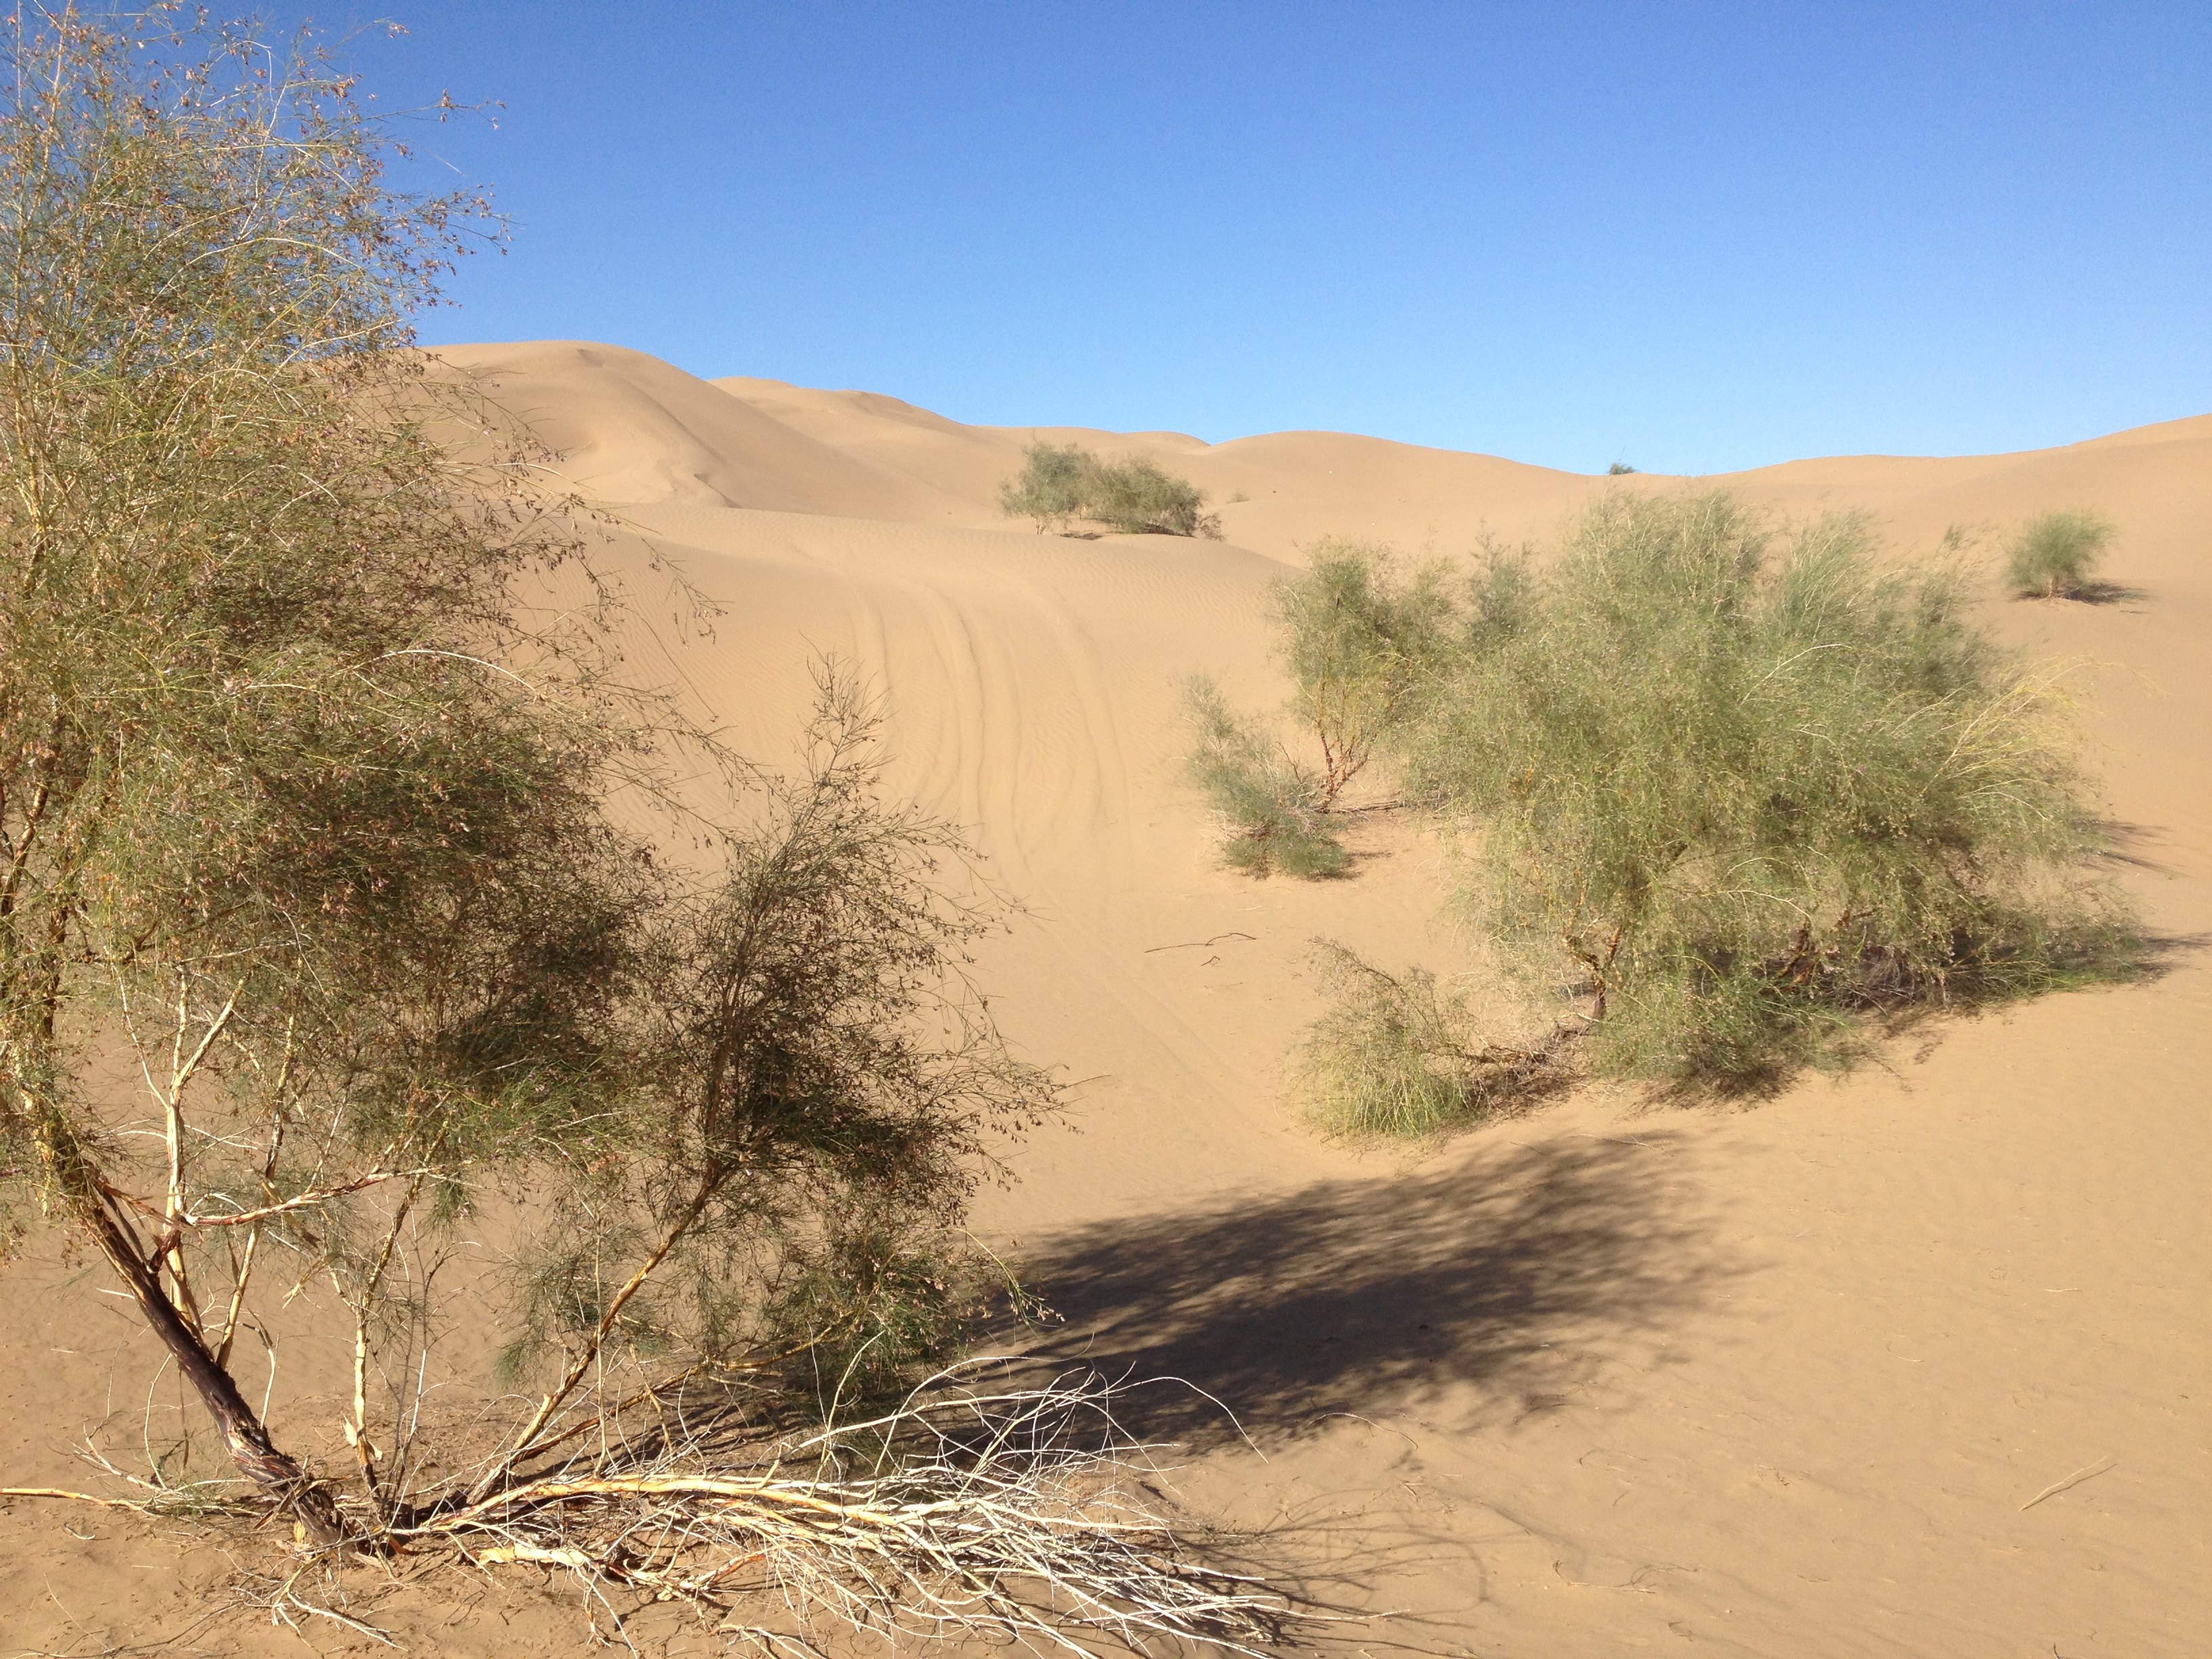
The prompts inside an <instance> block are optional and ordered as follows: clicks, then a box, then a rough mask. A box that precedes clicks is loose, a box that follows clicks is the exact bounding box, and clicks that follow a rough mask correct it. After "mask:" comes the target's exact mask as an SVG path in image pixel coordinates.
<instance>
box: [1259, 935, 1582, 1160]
mask: <svg viewBox="0 0 2212 1659" xmlns="http://www.w3.org/2000/svg"><path fill="white" fill-rule="evenodd" d="M1310 960H1311V961H1312V963H1313V965H1314V969H1315V972H1316V975H1317V976H1318V978H1319V979H1320V981H1321V988H1322V995H1323V996H1324V997H1325V998H1326V999H1328V1008H1327V1010H1326V1011H1325V1012H1323V1013H1322V1017H1321V1018H1320V1019H1319V1020H1317V1021H1316V1022H1315V1024H1314V1026H1313V1029H1312V1030H1310V1032H1309V1033H1308V1034H1307V1036H1306V1040H1305V1042H1304V1045H1303V1047H1302V1048H1300V1050H1299V1053H1298V1056H1297V1065H1296V1068H1295V1078H1296V1087H1297V1092H1298V1093H1299V1095H1300V1096H1301V1097H1303V1098H1304V1102H1305V1105H1306V1109H1307V1110H1308V1112H1309V1113H1310V1115H1312V1117H1313V1118H1314V1120H1315V1121H1316V1122H1318V1123H1319V1124H1321V1125H1322V1127H1324V1128H1327V1129H1328V1130H1330V1131H1331V1132H1332V1133H1337V1134H1342V1135H1349V1136H1370V1135H1425V1134H1434V1133H1437V1132H1439V1131H1441V1130H1444V1129H1450V1128H1455V1127H1461V1126H1463V1125H1465V1124H1467V1123H1468V1122H1470V1121H1473V1120H1474V1119H1475V1118H1478V1117H1480V1116H1482V1115H1484V1114H1486V1113H1488V1112H1492V1111H1496V1110H1498V1109H1504V1108H1506V1107H1508V1106H1512V1105H1519V1104H1524V1103H1527V1102H1528V1101H1529V1100H1531V1099H1533V1098H1534V1097H1537V1096H1539V1095H1541V1094H1542V1093H1544V1092H1546V1091H1548V1090H1549V1089H1551V1088H1553V1087H1555V1086H1557V1085H1558V1084H1559V1083H1560V1082H1562V1081H1564V1079H1565V1075H1566V1074H1565V1070H1564V1068H1563V1066H1562V1048H1563V1043H1564V1039H1563V1038H1562V1037H1560V1036H1559V1035H1557V1034H1556V1033H1555V1034H1554V1035H1553V1036H1552V1037H1550V1038H1549V1039H1547V1041H1545V1042H1541V1043H1540V1044H1537V1045H1534V1046H1532V1047H1528V1048H1516V1047H1515V1046H1513V1045H1511V1044H1509V1043H1500V1042H1492V1041H1490V1040H1488V1039H1486V1037H1484V1036H1482V1035H1481V1033H1480V1030H1479V1028H1478V1024H1477V1022H1476V1020H1475V1018H1474V1015H1473V1013H1472V1012H1471V1011H1470V1010H1469V1008H1468V1003H1467V1000H1466V998H1465V997H1464V996H1463V995H1462V994H1458V993H1456V992H1454V991H1452V990H1450V989H1449V988H1448V987H1445V986H1444V985H1443V984H1442V983H1441V982H1439V981H1438V980H1437V977H1436V975H1434V974H1432V973H1431V972H1429V971H1428V969H1425V968H1410V969H1407V971H1406V972H1405V973H1404V974H1403V975H1390V974H1387V973H1385V972H1383V970H1382V969H1379V968H1376V967H1375V966H1374V965H1373V964H1371V963H1368V962H1365V961H1364V960H1362V959H1361V958H1360V957H1358V955H1356V954H1355V953H1354V952H1352V951H1350V950H1348V949H1346V947H1345V946H1343V945H1340V944H1338V943H1336V942H1335V941H1334V940H1333V939H1316V940H1315V941H1314V942H1313V951H1312V954H1311V957H1310Z"/></svg>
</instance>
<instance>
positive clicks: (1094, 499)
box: [999, 443, 1221, 538]
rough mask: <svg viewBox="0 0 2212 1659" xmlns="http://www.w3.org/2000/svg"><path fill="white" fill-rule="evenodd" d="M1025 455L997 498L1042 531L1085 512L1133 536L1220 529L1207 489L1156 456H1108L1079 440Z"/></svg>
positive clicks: (1192, 533) (1033, 449)
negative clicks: (1162, 464)
mask: <svg viewBox="0 0 2212 1659" xmlns="http://www.w3.org/2000/svg"><path fill="white" fill-rule="evenodd" d="M1024 457H1025V459H1024V464H1023V467H1022V470H1021V471H1019V472H1018V473H1017V474H1016V475H1015V476H1014V477H1012V478H1010V479H1008V480H1007V481H1006V483H1004V484H1002V485H1001V486H1000V489H999V506H1000V508H1001V509H1002V510H1003V511H1004V512H1005V513H1006V515H1007V516H1008V517H1010V518H1028V519H1034V520H1036V526H1037V528H1038V530H1039V531H1044V530H1048V529H1051V528H1054V527H1056V526H1065V525H1066V523H1067V522H1068V520H1071V519H1086V520H1090V521H1091V522H1092V523H1094V524H1103V525H1104V526H1107V527H1108V528H1109V529H1113V530H1117V531H1120V532H1123V533H1124V534H1127V535H1133V536H1146V535H1150V536H1209V537H1215V538H1218V537H1219V536H1220V534H1221V520H1220V517H1219V515H1218V514H1216V513H1207V512H1206V510H1205V507H1206V495H1205V492H1204V491H1202V490H1201V489H1199V487H1198V486H1197V485H1196V484H1194V483H1190V482H1189V481H1188V479H1185V478H1178V477H1176V476H1175V475H1174V474H1172V473H1170V472H1167V471H1164V470H1162V469H1161V468H1160V467H1159V466H1158V465H1156V464H1155V463H1153V462H1152V461H1148V460H1146V459H1142V458H1133V459H1128V460H1123V461H1102V460H1101V459H1099V458H1098V457H1097V456H1096V455H1094V454H1092V453H1091V452H1090V451H1089V450H1087V449H1084V448H1082V447H1079V446H1078V445H1075V444H1048V443H1036V444H1031V445H1030V447H1029V448H1028V449H1027V450H1025V451H1024Z"/></svg>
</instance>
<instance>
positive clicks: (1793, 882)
mask: <svg viewBox="0 0 2212 1659" xmlns="http://www.w3.org/2000/svg"><path fill="white" fill-rule="evenodd" d="M1516 610H1517V611H1518V615H1517V617H1516V618H1515V620H1514V621H1513V623H1512V625H1511V627H1510V629H1506V630H1504V632H1502V633H1500V634H1497V635H1493V637H1492V639H1491V640H1490V641H1489V642H1488V643H1487V645H1486V647H1485V648H1484V649H1482V650H1480V651H1478V652H1471V653H1468V655H1467V656H1466V658H1465V659H1463V660H1462V661H1461V662H1460V663H1459V664H1458V665H1455V668H1454V670H1453V671H1452V672H1451V675H1450V678H1449V681H1448V683H1446V684H1443V685H1442V686H1440V687H1439V688H1438V689H1437V694H1436V696H1435V700H1434V702H1433V703H1432V704H1431V707H1432V708H1433V709H1434V711H1435V714H1434V716H1433V718H1432V720H1431V721H1430V723H1429V724H1428V725H1427V726H1426V728H1425V730H1424V731H1423V732H1421V733H1420V734H1419V737H1418V738H1417V739H1416V740H1415V741H1414V742H1413V744H1410V745H1409V759H1410V766H1411V770H1412V773H1413V779H1414V781H1415V784H1416V787H1417V788H1418V790H1419V793H1421V794H1422V795H1423V797H1424V798H1425V799H1426V800H1428V801H1429V802H1430V803H1431V804H1432V805H1435V806H1436V807H1437V808H1438V809H1439V810H1440V811H1443V813H1444V814H1445V815H1447V816H1448V817H1451V818H1454V819H1456V820H1460V821H1462V822H1465V823H1468V824H1470V825H1472V826H1474V827H1476V828H1478V829H1479V830H1480V834H1479V836H1476V837H1475V838H1474V839H1475V841H1476V842H1477V844H1479V846H1480V849H1481V850H1480V854H1479V855H1478V857H1477V860H1476V863H1475V866H1474V873H1475V879H1474V883H1473V884H1472V888H1471V890H1470V892H1469V894H1468V897H1469V899H1470V900H1471V901H1472V902H1473V906H1474V912H1475V914H1477V915H1480V917H1482V918H1483V919H1484V921H1486V924H1487V925H1488V926H1489V927H1491V928H1492V930H1493V931H1494V932H1495V933H1496V934H1497V935H1498V937H1499V939H1501V940H1502V941H1504V943H1505V944H1506V945H1508V946H1509V948H1510V950H1512V951H1515V952H1516V953H1517V955H1518V956H1519V957H1520V958H1521V959H1522V962H1523V963H1524V964H1525V965H1526V966H1527V967H1528V969H1529V971H1530V972H1531V974H1532V975H1538V976H1541V977H1542V978H1544V979H1546V980H1547V981H1553V982H1556V980H1557V978H1558V976H1559V971H1560V969H1562V968H1565V969H1570V970H1571V971H1575V972H1578V973H1579V974H1580V975H1581V976H1582V980H1583V991H1584V992H1585V994H1587V995H1588V996H1589V999H1590V1001H1589V1013H1590V1016H1591V1018H1592V1021H1593V1023H1592V1026H1591V1030H1590V1031H1589V1049H1590V1054H1591V1057H1592V1060H1593V1063H1594V1064H1595V1066H1597V1067H1598V1068H1599V1069H1600V1070H1601V1071H1606V1072H1610V1073H1614V1074H1617V1075H1628V1076H1646V1077H1650V1076H1658V1077H1673V1078H1694V1079H1704V1080H1705V1081H1708V1082H1718V1083H1722V1084H1723V1085H1729V1086H1741V1085H1751V1084H1757V1083H1760V1082H1764V1081H1771V1080H1772V1079H1777V1078H1778V1077H1780V1076H1782V1075H1784V1074H1785V1073H1787V1072H1788V1071H1789V1070H1790V1068H1792V1067H1794V1066H1797V1065H1800V1064H1802V1063H1805V1062H1806V1061H1808V1060H1820V1059H1823V1058H1831V1057H1836V1056H1838V1055H1841V1054H1847V1053H1848V1052H1849V1051H1850V1048H1851V1047H1852V1046H1853V1045H1854V1043H1855V1042H1857V1041H1858V1040H1859V1039H1860V1037H1861V1036H1863V1031H1864V1029H1865V1022H1864V1016H1866V1015H1867V1014H1869V1013H1881V1012H1895V1011H1901V1010H1905V1009H1909V1008H1912V1007H1921V1006H1931V1005H1936V1004H1941V1003H1943V1002H1946V1001H1950V1000H1958V999H1961V998H1965V999H1974V998H1984V997H1990V996H1996V995H2011V994H2023V993H2029V992H2033V991H2039V990H2043V989H2047V988H2051V987H2055V986H2058V985H2063V984H2068V983H2074V982H2077V981H2080V980H2081V979H2082V978H2083V977H2097V976H2100V975H2110V974H2111V973H2112V972H2115V971H2121V970H2124V967H2125V964H2126V963H2127V961H2128V959H2129V946H2128V940H2129V939H2130V932H2129V927H2128V924H2127V921H2126V918H2125V915H2124V910H2123V909H2122V908H2121V907H2120V906H2119V904H2118V901H2117V900H2116V899H2115V898H2114V897H2113V896H2112V893H2111V891H2110V890H2109V889H2108V888H2107V887H2106V885H2105V884H2102V883H2101V882H2100V880H2099V879H2097V878H2095V877H2094V876H2093V873H2092V872H2091V870H2090V868H2089V867H2088V865H2087V860H2088V858H2089V857H2090V855H2092V854H2094V853H2095V852H2096V851H2097V850H2098V849H2099V848H2100V847H2101V845H2102V841H2101V838H2100V830H2099V829H2098V824H2097V819H2096V817H2095V815H2094V813H2093V811H2092V810H2091V805H2090V802H2089V799H2088V796H2087V786H2086V783H2085V781H2084V780H2083V778H2082V776H2081V773H2080V771H2079V769H2078V768H2077V766H2076V764H2075V761H2074V758H2073V753H2072V748H2071V744H2070V743H2069V734H2068V732H2067V730H2066V727H2065V724H2064V720H2063V712H2064V711H2063V704H2062V702H2061V699H2060V697H2059V696H2058V693H2057V688H2056V686H2055V685H2054V684H2053V681H2052V678H2051V675H2050V674H2048V673H2047V672H2043V671H2036V670H2033V669H2032V668H2030V667H2029V666H2027V665H2025V664H2024V663H2022V662H2021V661H2020V660H2019V659H2016V658H2015V657H2014V656H2012V655H2011V654H2009V653H2007V652H2005V651H2003V650H2001V649H2000V648H1999V647H1997V646H1996V644H1995V643H1993V642H1992V641H1990V639H1989V638H1988V637H1987V636H1986V635H1984V634H1983V633H1982V632H1981V631H1980V630H1979V629H1978V628H1976V627H1975V626H1974V625H1973V624H1972V623H1971V622H1970V621H1969V620H1968V618H1967V616H1966V599H1965V591H1964V586H1963V584H1962V582H1961V581H1960V579H1959V578H1958V576H1957V575H1956V574H1954V572H1951V571H1949V570H1946V569H1942V568H1926V569H1895V568H1880V567H1878V566H1877V565H1876V564H1875V562H1874V559H1873V539H1872V536H1871V532H1870V531H1869V526H1868V525H1867V523H1866V521H1865V520H1863V518H1858V517H1853V516H1839V517H1832V518H1828V519H1825V520H1820V521H1819V522H1818V523H1815V524H1813V525H1811V526H1807V527H1806V528H1804V529H1802V531H1799V532H1796V533H1795V534H1794V535H1791V536H1788V537H1782V536H1778V535H1777V534H1775V533H1774V532H1771V530H1769V529H1768V528H1767V527H1766V526H1765V525H1764V524H1763V523H1762V522H1761V521H1760V520H1759V519H1758V518H1757V517H1756V516H1755V515H1754V514H1753V513H1752V512H1751V511H1750V510H1749V509H1748V508H1747V507H1745V506H1744V505H1743V504H1742V503H1741V501H1737V500H1736V499H1735V498H1734V497H1732V496H1730V495H1727V494H1725V493H1713V494H1707V495H1683V496H1676V497H1666V498H1659V499H1654V500H1641V501H1638V500H1630V499H1625V498H1615V499H1613V500H1609V501H1602V502H1601V503H1600V504H1599V505H1598V506H1596V507H1594V508H1593V509H1591V510H1590V512H1589V513H1588V514H1587V515H1586V516H1585V517H1584V518H1583V520H1582V521H1581V522H1580V524H1579V525H1578V526H1577V528H1576V530H1575V532H1573V534H1572V536H1571V538H1570V540H1569V542H1568V544H1567V546H1566V548H1565V552H1564V555H1563V556H1562V557H1561V559H1560V560H1559V562H1558V563H1557V565H1556V566H1555V568H1553V570H1552V571H1551V572H1550V573H1549V576H1548V579H1547V580H1545V581H1544V582H1542V583H1541V584H1540V585H1539V586H1537V587H1536V588H1535V589H1534V591H1533V592H1532V593H1531V594H1530V595H1529V596H1528V599H1527V602H1526V603H1525V604H1522V605H1518V606H1517V607H1516Z"/></svg>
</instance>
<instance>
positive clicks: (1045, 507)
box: [999, 443, 1096, 534]
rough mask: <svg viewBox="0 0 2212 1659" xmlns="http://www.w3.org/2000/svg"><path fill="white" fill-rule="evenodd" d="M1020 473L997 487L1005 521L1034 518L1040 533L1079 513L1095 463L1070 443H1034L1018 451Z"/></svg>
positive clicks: (1063, 522) (1063, 523) (1062, 523)
mask: <svg viewBox="0 0 2212 1659" xmlns="http://www.w3.org/2000/svg"><path fill="white" fill-rule="evenodd" d="M1022 453H1023V456H1024V463H1023V466H1022V470H1021V471H1019V472H1018V473H1017V474H1015V475H1014V477H1012V478H1010V479H1008V480H1007V481H1006V483H1003V484H1001V485H1000V486H999V506H1000V508H1001V509H1002V510H1003V511H1004V512H1005V513H1006V516H1007V517H1008V518H1019V519H1034V520H1036V527H1037V530H1038V532H1039V533H1040V534H1042V532H1045V531H1047V530H1050V529H1053V528H1054V527H1055V526H1061V525H1065V524H1066V522H1067V521H1068V520H1070V519H1072V518H1073V517H1074V516H1075V515H1076V514H1077V513H1080V512H1081V511H1082V510H1083V502H1084V489H1085V480H1086V478H1087V477H1088V476H1089V471H1090V469H1091V467H1093V466H1095V465H1096V463H1095V462H1094V461H1093V460H1092V459H1091V457H1090V456H1087V455H1085V453H1084V452H1083V451H1082V450H1080V449H1079V448H1077V447H1075V446H1074V445H1073V444H1048V443H1034V444H1031V445H1030V447H1028V448H1027V449H1025V450H1024V451H1023V452H1022Z"/></svg>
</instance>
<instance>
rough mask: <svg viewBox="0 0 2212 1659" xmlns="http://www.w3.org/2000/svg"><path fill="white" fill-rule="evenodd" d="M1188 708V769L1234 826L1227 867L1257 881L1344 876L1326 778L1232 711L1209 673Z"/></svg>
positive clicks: (1198, 679)
mask: <svg viewBox="0 0 2212 1659" xmlns="http://www.w3.org/2000/svg"><path fill="white" fill-rule="evenodd" d="M1184 704H1185V710H1186V714H1187V715H1188V719H1189V721H1190V725H1191V727H1192V732H1193V738H1194V741H1193V742H1192V744H1191V749H1190V753H1189V755H1188V757H1186V759H1185V761H1184V766H1185V769H1186V770H1187V771H1188V775H1189V777H1190V780H1191V781H1192V782H1193V783H1194V784H1196V785H1197V786H1198V787H1199V788H1200V790H1201V791H1203V792H1204V793H1205V794H1206V799H1208V800H1209V801H1211V802H1212V805H1213V808H1214V810H1215V811H1217V812H1218V813H1220V815H1221V817H1222V818H1223V819H1224V821H1225V823H1227V825H1228V829H1229V835H1228V837H1227V839H1226V841H1225V842H1224V843H1223V848H1222V854H1223V856H1224V857H1225V859H1226V860H1228V862H1229V863H1230V864H1231V866H1233V867H1235V868H1237V869H1239V870H1243V871H1246V872H1249V873H1250V874H1253V875H1256V876H1264V875H1267V874H1268V873H1270V872H1273V871H1278V870H1279V871H1280V872H1282V873H1283V874H1285V875H1286V876H1304V877H1307V878H1314V877H1322V876H1334V875H1340V874H1341V873H1342V872H1343V871H1344V869H1345V866H1346V863H1347V862H1348V860H1346V857H1345V854H1344V848H1343V847H1342V846H1341V845H1340V843H1339V842H1337V840H1336V838H1335V837H1334V836H1331V835H1330V834H1329V833H1328V831H1327V830H1326V829H1323V828H1322V807H1321V784H1320V781H1319V780H1318V779H1316V777H1315V776H1314V775H1313V774H1312V773H1311V772H1310V771H1308V770H1307V769H1304V767H1301V766H1299V765H1298V764H1297V763H1296V762H1295V761H1293V760H1292V759H1291V757H1289V756H1288V755H1287V754H1285V752H1284V750H1283V748H1282V745H1281V744H1278V743H1276V742H1274V741H1273V739H1272V738H1269V737H1268V735H1267V732H1265V730H1263V729H1262V728H1261V726H1260V725H1259V724H1258V723H1257V722H1255V721H1253V720H1245V719H1243V718H1240V717H1239V716H1238V715H1237V714H1236V713H1235V712H1234V711H1233V710H1232V709H1231V708H1230V707H1229V705H1228V704H1227V703H1226V702H1224V701H1223V699H1222V696H1221V691H1220V688H1219V687H1218V686H1216V685H1215V684H1214V683H1213V682H1212V680H1211V679H1209V678H1206V676H1204V675H1202V674H1201V675H1196V676H1194V677H1193V678H1192V679H1191V681H1190V684H1189V685H1188V688H1187V689H1186V690H1185V693H1184Z"/></svg>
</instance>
